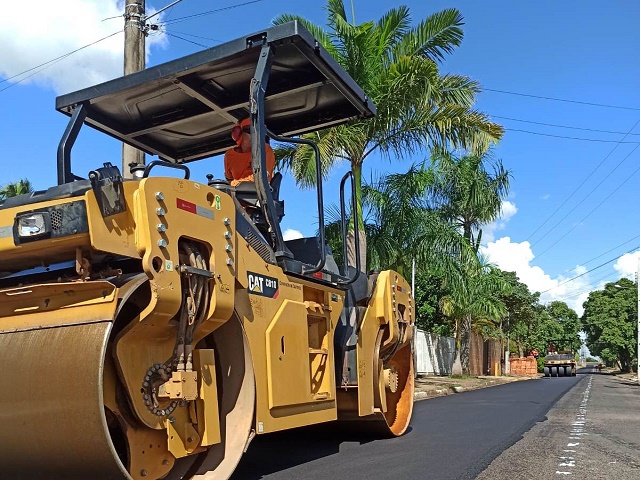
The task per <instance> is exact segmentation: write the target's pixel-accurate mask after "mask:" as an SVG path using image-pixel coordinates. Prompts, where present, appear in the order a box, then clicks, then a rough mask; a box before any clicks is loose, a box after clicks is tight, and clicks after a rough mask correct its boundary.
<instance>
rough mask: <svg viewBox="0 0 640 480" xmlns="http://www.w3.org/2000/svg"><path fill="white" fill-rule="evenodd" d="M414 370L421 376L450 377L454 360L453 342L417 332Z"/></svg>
mask: <svg viewBox="0 0 640 480" xmlns="http://www.w3.org/2000/svg"><path fill="white" fill-rule="evenodd" d="M415 348H416V369H417V372H418V373H419V374H423V375H451V368H452V366H453V361H454V360H455V357H454V355H455V340H454V339H453V338H450V337H440V336H438V335H434V334H431V333H427V332H425V331H423V330H417V334H416V339H415Z"/></svg>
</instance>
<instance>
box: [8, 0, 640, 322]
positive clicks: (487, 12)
mask: <svg viewBox="0 0 640 480" xmlns="http://www.w3.org/2000/svg"><path fill="white" fill-rule="evenodd" d="M123 3H124V2H122V1H121V2H118V1H116V0H65V1H64V2H51V1H50V0H33V1H32V2H30V12H29V15H28V16H25V15H24V13H25V12H24V8H23V6H22V5H21V4H19V3H15V2H14V3H10V4H8V5H5V6H3V18H2V21H3V28H2V29H1V30H0V42H1V43H2V45H3V48H2V51H0V81H2V83H0V126H1V127H2V128H0V139H1V140H2V146H3V160H2V162H3V170H2V175H0V184H4V183H6V182H9V181H15V180H18V179H19V178H23V177H27V178H29V179H30V180H31V181H32V182H33V184H34V185H35V187H36V188H37V189H44V188H47V187H48V186H51V185H53V184H54V183H55V181H56V175H55V164H56V148H57V144H58V141H59V139H60V136H61V134H62V132H63V131H64V128H65V126H66V122H67V118H66V117H65V116H63V115H61V114H59V113H57V112H56V111H55V109H54V103H55V97H56V96H57V95H58V94H61V93H65V92H68V91H70V90H73V89H76V88H80V87H83V86H86V85H89V84H91V83H96V82H100V81H103V80H106V79H109V78H113V77H115V76H118V75H119V74H120V73H121V68H122V44H123V38H124V37H123V34H122V33H120V34H116V35H115V36H113V37H111V38H109V39H107V40H104V41H102V42H99V43H97V44H96V45H93V46H91V47H88V48H86V49H83V50H81V51H80V52H78V53H75V54H73V55H70V56H69V57H67V58H65V59H63V60H61V61H59V62H56V63H54V64H51V65H49V66H48V67H47V68H45V69H43V70H39V69H36V70H33V71H30V72H28V73H27V74H26V75H21V76H16V77H14V78H10V77H13V76H14V75H17V74H19V73H21V72H23V71H25V70H28V69H31V68H32V67H36V66H38V65H40V64H42V63H44V62H47V61H49V60H52V59H54V58H56V57H59V56H61V55H64V54H66V53H68V52H70V51H72V50H75V49H77V48H79V47H82V46H84V45H87V44H89V43H92V42H94V41H96V40H98V39H100V38H103V37H105V36H107V35H110V34H112V33H115V32H117V31H119V30H121V28H122V25H123V20H122V18H121V17H120V16H119V15H121V14H122V4H123ZM169 3H171V2H170V1H169V0H166V1H160V0H147V9H148V12H149V11H153V10H154V9H156V10H157V9H159V8H162V7H164V6H165V5H167V4H169ZM242 3H243V1H239V2H236V3H235V4H234V3H231V2H224V1H217V2H210V1H205V0H182V2H181V3H179V4H178V5H176V6H175V7H173V8H172V9H170V10H168V11H167V12H165V13H164V14H163V15H162V16H161V17H160V20H161V21H168V22H171V20H173V21H174V23H168V24H167V26H166V30H162V29H161V33H158V34H155V35H153V36H151V37H149V39H148V43H147V46H148V62H147V65H148V66H152V65H156V64H159V63H162V62H165V61H168V60H171V59H174V58H178V57H180V56H183V55H186V54H189V53H193V52H195V51H199V50H201V49H203V48H204V47H209V46H215V45H217V44H219V43H220V42H222V41H226V40H230V39H233V38H236V37H238V36H242V35H244V34H247V33H251V32H253V31H257V30H260V29H262V28H265V27H266V26H268V25H269V23H270V21H271V19H272V18H273V17H274V16H276V15H278V14H280V13H295V14H299V15H302V16H304V17H306V18H308V19H310V20H312V21H314V22H316V23H319V24H324V22H325V12H324V8H323V7H324V3H323V2H300V1H292V0H264V1H261V2H257V3H253V4H251V5H244V6H243V5H240V4H242ZM346 3H347V6H348V7H350V3H349V2H348V1H347V2H346ZM353 3H354V10H355V20H356V22H363V21H367V20H372V19H378V18H379V17H380V16H381V15H382V14H383V13H384V12H385V11H387V10H388V9H389V8H392V7H393V6H397V5H401V4H404V5H407V6H408V7H409V8H410V11H411V13H412V16H413V19H414V22H415V23H417V22H418V21H420V20H421V19H422V18H424V17H426V16H428V15H429V14H430V13H433V12H436V11H438V10H441V9H443V8H449V7H455V8H458V9H459V10H460V11H461V13H462V14H463V16H464V19H465V26H464V32H465V38H464V41H463V44H462V46H461V47H460V48H459V49H458V50H457V51H456V52H455V53H454V54H452V55H451V56H449V57H448V58H447V59H446V61H445V62H444V63H443V64H442V65H441V69H442V71H443V72H454V73H460V74H465V75H468V76H470V77H472V78H474V79H475V80H477V81H479V82H480V84H481V85H482V86H483V87H485V89H486V90H485V91H484V92H483V93H481V94H480V95H479V96H478V102H477V108H478V109H479V110H481V111H483V112H485V113H486V114H488V115H489V116H490V117H492V119H493V120H494V121H496V122H498V123H501V124H502V125H504V126H505V127H506V129H507V131H506V134H505V137H504V139H503V140H502V142H500V144H499V145H498V146H497V147H496V148H495V149H494V154H495V156H496V157H497V158H500V159H501V160H502V162H503V164H504V165H505V166H506V167H507V168H508V169H509V170H511V171H512V173H513V179H512V183H511V194H510V196H509V198H508V199H507V203H505V205H504V210H503V217H502V219H501V220H500V221H498V222H496V223H495V224H494V225H491V226H488V227H487V228H485V240H486V241H487V242H486V247H485V250H484V251H485V253H486V254H487V255H489V257H490V260H491V261H493V262H495V263H497V264H498V265H499V266H501V267H502V268H504V269H506V270H515V271H517V273H518V275H519V276H520V277H521V280H523V281H525V283H527V284H528V285H529V286H530V288H531V289H532V290H538V291H544V290H549V291H547V292H546V293H544V295H543V300H545V301H550V300H554V299H560V300H566V301H567V303H569V305H570V306H572V307H574V308H576V309H577V310H578V311H579V313H581V308H580V305H581V303H582V301H584V300H585V299H586V295H587V294H588V291H589V290H591V289H593V288H598V287H599V286H600V285H601V284H602V282H605V281H613V280H616V279H617V278H620V277H621V276H629V275H632V274H633V272H634V271H635V269H636V267H637V260H636V258H637V255H627V256H623V255H624V254H625V252H627V251H630V250H636V248H635V247H637V246H639V245H640V231H639V228H638V223H639V222H638V220H639V219H640V218H639V217H640V214H639V213H638V209H636V208H634V205H635V202H636V199H637V198H638V193H637V192H638V190H639V189H638V185H639V183H640V171H639V168H640V148H638V149H637V150H634V148H636V147H638V142H640V123H638V122H639V121H640V94H639V92H640V88H639V87H640V63H639V62H638V61H637V55H638V52H639V51H640V35H638V33H637V25H638V21H640V3H639V2H636V1H632V0H627V1H618V2H602V1H595V0H589V1H577V0H576V1H571V0H565V1H563V2H557V1H547V0H543V1H535V2H513V1H509V0H493V1H490V2H489V1H484V2H477V1H471V0H469V1H458V2H445V1H436V0H432V1H429V2H425V1H424V0H409V1H405V2H395V1H383V0H354V1H353ZM234 5H235V6H237V8H232V9H229V10H224V11H220V12H218V13H215V14H211V15H205V16H198V17H193V18H189V19H183V17H187V16H189V15H195V14H198V13H201V12H207V11H211V10H213V9H218V8H224V7H228V6H234ZM108 17H117V18H111V19H108V20H104V19H106V18H108ZM156 18H157V17H156ZM180 19H183V20H181V21H178V20H180ZM178 37H182V39H181V38H178ZM185 39H187V40H190V41H191V42H195V43H197V44H199V45H196V44H194V43H190V42H188V41H185ZM34 72H37V73H36V74H35V75H33V76H31V77H28V78H25V77H26V76H27V75H31V74H33V73H34ZM3 80H4V81H3ZM16 82H18V83H16ZM496 90H499V91H503V92H513V93H520V94H525V95H531V96H522V95H513V94H507V93H500V92H497V91H496ZM537 97H550V98H557V99H566V100H573V101H574V102H561V101H553V100H546V99H542V98H537ZM575 102H585V103H592V104H604V105H610V106H617V107H624V108H612V107H600V106H594V105H586V104H584V103H575ZM531 122H537V123H531ZM541 124H550V125H555V126H550V125H541ZM564 127H573V128H564ZM518 130H525V131H527V132H537V133H538V134H537V135H536V134H534V133H526V132H523V131H518ZM595 130H598V131H595ZM603 131H606V132H612V133H606V132H603ZM558 137H574V138H580V139H590V140H591V141H586V140H576V139H569V138H558ZM119 156H120V145H119V144H118V143H117V142H115V141H114V140H111V139H107V138H105V137H104V136H102V135H100V134H97V133H93V132H90V129H88V128H87V129H84V130H83V131H82V133H81V135H80V139H79V141H78V143H77V145H76V147H75V148H74V151H73V165H74V172H75V173H77V174H81V173H82V172H88V171H89V170H91V169H93V168H95V167H96V166H98V165H100V164H102V163H103V162H106V161H111V162H112V163H114V164H119V163H120V160H119V158H120V157H119ZM425 156H426V153H425V155H422V156H416V157H414V158H403V159H381V158H370V159H368V160H367V162H366V163H365V178H369V177H371V176H377V175H380V174H382V173H384V172H389V171H402V170H406V169H408V167H409V166H410V164H411V163H412V162H419V161H422V160H423V159H424V158H425ZM598 165H600V166H598ZM346 168H347V167H346V165H340V166H338V167H337V168H336V169H335V171H334V172H333V173H332V175H331V178H330V179H329V180H328V182H327V184H326V186H325V198H326V202H327V203H332V202H335V201H336V199H337V194H336V193H337V184H338V181H339V178H340V177H341V176H342V175H343V174H344V172H345V171H346ZM206 173H213V174H214V176H222V161H221V158H213V159H208V160H204V161H201V162H198V163H197V164H192V178H194V179H201V180H202V181H204V178H205V177H204V176H205V174H206ZM282 192H283V196H284V198H285V200H286V217H285V219H284V220H283V227H284V229H292V230H296V231H299V232H302V233H303V234H304V235H313V234H314V232H315V228H316V227H315V223H316V216H315V214H314V213H313V212H314V211H315V210H314V207H310V206H311V205H314V204H315V200H314V198H315V196H314V193H313V192H310V191H300V190H299V189H298V188H297V187H295V185H294V183H293V182H292V181H291V180H290V179H287V180H285V182H284V184H283V190H282ZM310 211H311V213H310ZM545 222H546V223H545ZM625 242H626V243H625ZM619 257H621V258H619ZM609 260H613V261H612V262H610V263H607V264H606V265H604V266H602V267H600V268H598V269H596V270H594V271H591V272H588V271H589V270H590V269H593V268H594V267H597V266H598V265H600V264H602V263H605V262H607V261H609ZM584 272H588V273H585V274H584V275H583V276H581V277H580V278H578V279H576V280H573V281H571V282H569V283H563V282H565V281H566V280H568V279H570V278H572V277H575V276H576V275H579V274H582V273H584Z"/></svg>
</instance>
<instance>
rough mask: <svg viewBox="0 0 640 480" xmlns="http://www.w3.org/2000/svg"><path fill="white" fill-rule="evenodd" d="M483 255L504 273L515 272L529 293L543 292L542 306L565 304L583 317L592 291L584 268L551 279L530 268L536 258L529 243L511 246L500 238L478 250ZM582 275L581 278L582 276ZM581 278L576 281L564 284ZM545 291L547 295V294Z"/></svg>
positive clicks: (542, 271)
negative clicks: (554, 302) (553, 303)
mask: <svg viewBox="0 0 640 480" xmlns="http://www.w3.org/2000/svg"><path fill="white" fill-rule="evenodd" d="M481 252H482V254H484V255H486V256H487V257H488V259H489V261H490V262H491V263H493V264H495V265H497V266H498V267H499V268H500V269H502V270H504V271H507V272H516V275H518V277H519V278H520V281H521V282H522V283H524V284H525V285H527V286H528V287H529V290H530V291H531V292H544V293H542V295H541V296H540V301H541V302H542V303H548V302H552V301H554V300H559V301H563V302H566V303H567V305H569V307H571V308H573V309H574V310H575V311H576V313H577V314H578V315H580V316H581V315H582V313H583V308H582V304H583V302H584V301H585V300H586V299H587V297H588V296H589V292H590V291H591V290H592V288H591V285H590V281H589V274H588V273H586V272H587V269H586V267H584V266H582V265H577V266H576V267H575V268H574V269H573V270H571V271H570V272H567V276H564V275H559V276H558V277H556V278H552V277H551V276H550V275H548V274H547V273H545V272H544V270H543V269H542V268H540V267H538V266H536V265H531V262H532V261H533V259H534V258H535V255H534V254H533V251H532V250H531V245H530V244H529V242H521V243H514V242H512V241H511V239H510V238H509V237H502V238H500V239H498V240H496V241H495V242H489V244H487V246H483V247H481ZM582 274H584V275H582ZM577 275H582V276H581V277H579V278H576V279H575V280H573V281H571V282H568V283H563V282H565V281H566V280H568V279H570V278H573V277H576V276H577ZM547 290H548V291H547Z"/></svg>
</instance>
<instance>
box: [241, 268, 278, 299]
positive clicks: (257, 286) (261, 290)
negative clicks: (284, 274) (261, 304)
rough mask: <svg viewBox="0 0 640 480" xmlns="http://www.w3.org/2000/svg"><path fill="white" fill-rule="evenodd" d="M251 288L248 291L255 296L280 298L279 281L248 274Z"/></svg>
mask: <svg viewBox="0 0 640 480" xmlns="http://www.w3.org/2000/svg"><path fill="white" fill-rule="evenodd" d="M247 279H248V280H249V286H248V288H247V290H248V291H249V293H252V294H254V295H262V296H263V297H269V298H277V297H278V279H277V278H273V277H266V276H264V275H260V274H259V273H253V272H247Z"/></svg>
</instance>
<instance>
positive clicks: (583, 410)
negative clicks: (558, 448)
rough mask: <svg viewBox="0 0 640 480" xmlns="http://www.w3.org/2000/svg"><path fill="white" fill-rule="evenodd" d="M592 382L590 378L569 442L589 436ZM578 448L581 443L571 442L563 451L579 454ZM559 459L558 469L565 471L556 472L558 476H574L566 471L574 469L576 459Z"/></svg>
mask: <svg viewBox="0 0 640 480" xmlns="http://www.w3.org/2000/svg"><path fill="white" fill-rule="evenodd" d="M592 382H593V377H592V376H589V383H588V384H587V388H585V389H584V394H583V395H582V401H581V402H580V406H579V407H578V413H576V419H575V421H574V422H572V423H571V430H570V432H569V440H584V437H586V436H587V435H589V434H588V433H587V432H585V427H586V424H587V405H588V404H589V395H591V384H592ZM578 447H580V442H569V443H567V448H564V449H563V450H562V451H563V452H564V453H577V450H574V449H575V448H578ZM558 459H559V460H560V462H558V467H564V468H565V470H556V475H564V476H568V475H572V474H573V472H571V471H570V470H566V468H574V467H575V466H576V459H575V458H574V457H571V456H567V455H560V456H558Z"/></svg>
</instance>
